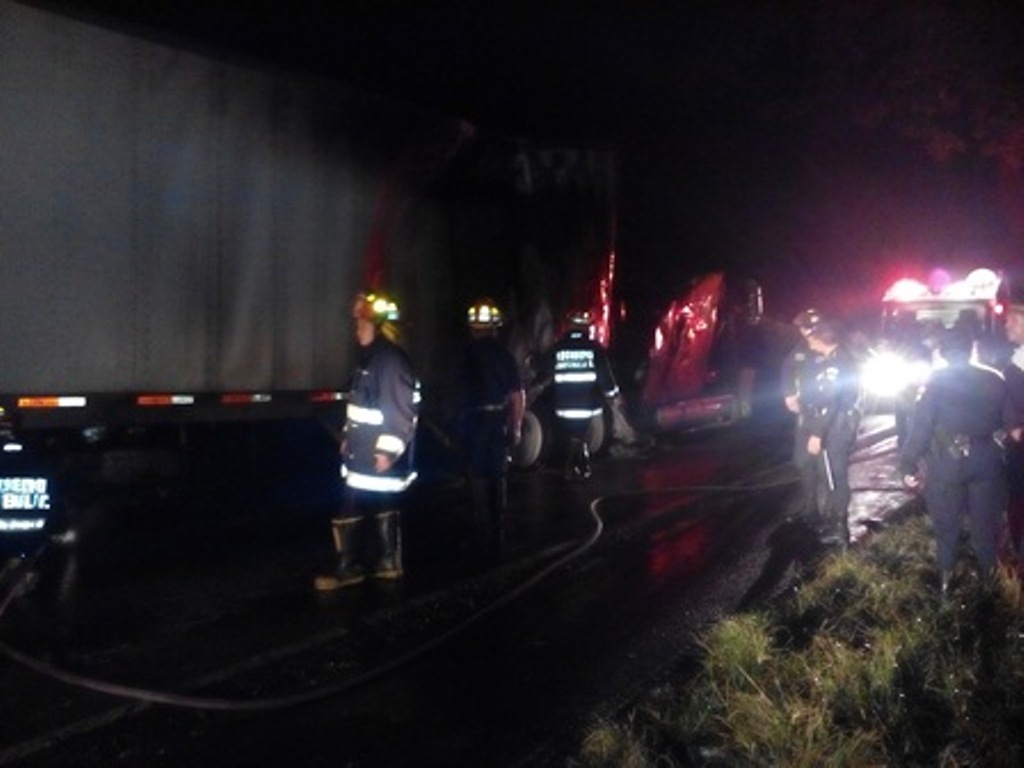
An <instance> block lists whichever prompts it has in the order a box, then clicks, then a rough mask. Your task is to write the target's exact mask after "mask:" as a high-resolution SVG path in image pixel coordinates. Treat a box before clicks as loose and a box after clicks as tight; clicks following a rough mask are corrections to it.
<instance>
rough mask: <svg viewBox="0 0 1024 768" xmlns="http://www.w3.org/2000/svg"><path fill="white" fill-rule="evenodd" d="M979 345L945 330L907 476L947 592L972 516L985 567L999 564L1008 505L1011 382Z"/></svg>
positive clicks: (918, 408)
mask: <svg viewBox="0 0 1024 768" xmlns="http://www.w3.org/2000/svg"><path fill="white" fill-rule="evenodd" d="M973 347H974V344H973V342H972V340H971V338H970V336H969V335H967V334H966V333H964V332H962V331H959V330H948V331H946V332H944V333H943V334H942V336H941V338H940V341H939V353H940V355H941V356H942V358H943V359H944V360H945V361H946V363H947V365H946V367H944V368H939V369H937V370H935V371H933V372H932V375H931V378H930V379H929V380H928V383H927V384H926V385H925V386H924V387H923V389H922V391H921V394H920V396H919V397H918V400H917V404H916V405H915V407H914V414H913V418H912V419H911V425H910V434H909V436H908V438H907V444H906V447H905V448H904V449H903V450H902V451H901V454H900V462H899V466H900V472H901V473H902V475H903V481H904V483H905V484H906V485H907V486H908V487H910V488H914V489H916V488H918V487H919V486H920V485H921V481H920V479H919V473H918V465H919V462H920V461H921V459H924V460H925V467H926V475H925V480H924V499H925V505H926V506H927V508H928V516H929V517H930V518H931V521H932V529H933V531H934V534H935V541H936V559H937V562H938V568H939V572H940V578H941V588H942V591H943V593H945V592H946V591H947V589H948V588H949V584H950V579H951V578H952V575H953V567H954V566H955V565H956V559H957V545H958V543H959V540H960V528H961V521H962V519H963V516H964V515H965V514H966V516H967V519H968V521H969V524H970V531H971V543H972V546H973V548H974V554H975V557H976V558H977V563H978V568H979V570H980V571H981V573H982V574H983V575H985V576H988V575H990V574H991V573H992V572H993V571H994V570H995V567H996V562H997V542H998V537H999V529H1000V525H1001V521H1002V515H1003V509H1004V505H1005V503H1006V477H1005V468H1004V465H1003V450H1002V446H1001V442H1002V439H1003V432H1002V425H1003V417H1004V409H1005V406H1006V394H1007V389H1006V382H1005V380H1004V379H1003V376H1002V375H1001V374H1000V373H999V371H997V370H995V369H993V368H989V367H987V366H984V365H980V364H977V363H974V362H972V360H971V354H972V351H973Z"/></svg>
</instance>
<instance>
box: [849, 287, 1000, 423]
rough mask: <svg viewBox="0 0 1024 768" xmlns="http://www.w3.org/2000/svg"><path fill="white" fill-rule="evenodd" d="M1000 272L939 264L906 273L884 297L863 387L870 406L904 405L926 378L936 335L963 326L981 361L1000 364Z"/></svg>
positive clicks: (931, 361) (933, 360) (864, 372)
mask: <svg viewBox="0 0 1024 768" xmlns="http://www.w3.org/2000/svg"><path fill="white" fill-rule="evenodd" d="M999 285H1000V275H999V274H998V273H997V272H996V271H994V270H992V269H988V268H984V267H982V268H978V269H974V270H971V271H970V272H968V273H966V274H963V275H960V276H955V275H952V274H950V273H949V272H947V271H946V270H942V269H937V270H934V271H933V272H932V273H931V274H930V275H928V276H927V277H925V278H924V279H918V278H912V277H903V278H900V279H899V280H896V281H895V282H894V283H892V285H890V286H889V288H888V289H887V290H886V292H885V294H884V295H883V297H882V302H881V305H882V306H881V317H880V325H879V332H878V338H877V341H876V343H875V345H874V346H873V348H872V349H871V350H870V351H869V353H868V355H867V358H866V359H865V361H864V363H863V366H862V369H861V387H862V390H863V392H864V395H865V397H866V398H867V399H868V403H869V405H870V406H871V407H873V408H875V409H878V408H883V409H884V408H887V407H897V408H898V407H900V405H901V403H904V404H905V401H906V400H907V399H910V400H911V401H912V399H913V393H914V392H916V390H917V388H918V387H919V386H920V385H922V384H923V383H924V382H925V381H927V379H928V376H929V375H930V373H931V370H932V368H933V366H934V365H936V364H941V363H940V362H939V361H938V360H937V359H936V357H935V356H933V355H932V354H931V352H932V350H933V348H934V346H935V342H936V341H937V334H938V333H940V332H941V331H943V330H945V329H951V328H962V329H963V330H965V331H967V332H969V333H970V334H971V335H972V336H973V337H974V338H975V340H976V341H977V342H978V343H977V354H978V357H979V359H980V360H981V362H984V363H988V364H992V365H997V366H998V365H1000V357H1001V354H1002V347H1003V345H1002V344H1001V343H1000V342H1001V335H1000V334H999V332H998V331H999V318H1000V315H1001V314H1002V305H1001V304H1000V302H999V300H998V297H997V294H998V291H999Z"/></svg>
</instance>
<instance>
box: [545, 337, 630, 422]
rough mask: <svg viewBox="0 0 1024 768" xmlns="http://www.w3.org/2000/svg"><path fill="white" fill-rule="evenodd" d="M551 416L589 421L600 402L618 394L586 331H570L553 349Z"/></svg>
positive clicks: (608, 367)
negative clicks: (553, 397) (553, 414)
mask: <svg viewBox="0 0 1024 768" xmlns="http://www.w3.org/2000/svg"><path fill="white" fill-rule="evenodd" d="M554 356H555V376H554V380H555V415H556V416H558V417H559V418H561V419H571V420H576V419H591V418H593V417H594V416H597V415H598V414H599V413H601V411H602V409H603V408H604V401H605V400H606V399H610V398H613V397H615V396H616V395H617V394H618V393H619V387H618V384H616V382H615V376H614V374H613V373H612V369H611V365H610V364H609V363H608V357H607V356H606V355H605V353H604V349H603V348H602V347H601V346H600V345H599V344H597V342H594V341H591V340H590V339H589V338H588V336H587V333H586V331H584V330H573V331H570V332H569V333H568V334H567V335H566V336H565V337H564V338H563V339H562V340H561V341H560V342H559V343H558V344H556V345H555V348H554Z"/></svg>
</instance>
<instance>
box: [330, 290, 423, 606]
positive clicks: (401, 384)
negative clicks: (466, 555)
mask: <svg viewBox="0 0 1024 768" xmlns="http://www.w3.org/2000/svg"><path fill="white" fill-rule="evenodd" d="M352 315H353V319H354V320H355V333H356V340H357V342H358V345H359V356H358V364H357V367H356V371H355V373H354V374H353V377H352V380H351V381H350V383H349V390H348V393H347V396H346V408H345V428H344V432H343V436H342V441H341V475H342V478H344V480H345V493H344V501H343V509H342V513H341V515H340V516H339V517H338V518H336V519H334V520H332V521H331V525H332V529H333V534H334V547H335V550H336V551H337V553H338V564H337V567H336V569H335V570H334V572H333V573H330V574H326V575H322V576H318V577H317V578H316V581H315V584H314V586H315V587H316V589H318V590H322V591H327V590H334V589H340V588H342V587H346V586H349V585H351V584H358V583H359V582H361V581H363V580H365V579H366V578H367V576H371V577H374V578H378V579H397V578H400V577H401V576H402V546H401V527H400V523H401V519H400V506H399V500H400V498H401V494H402V492H403V491H405V490H406V489H407V488H408V487H409V486H410V485H411V484H412V482H413V481H414V480H415V478H416V472H415V467H414V463H413V445H414V443H413V440H414V437H415V432H416V419H417V413H418V409H419V394H420V393H419V383H418V382H417V380H416V377H415V375H414V374H413V370H412V366H411V364H410V362H409V359H408V357H407V356H406V354H405V352H404V351H403V350H402V349H401V348H400V347H399V346H398V344H397V339H398V325H397V323H398V320H399V312H398V307H397V305H396V304H395V303H394V302H393V301H391V300H390V299H388V298H386V297H384V296H380V295H374V294H361V295H360V296H358V297H357V299H356V301H355V305H354V306H353V312H352Z"/></svg>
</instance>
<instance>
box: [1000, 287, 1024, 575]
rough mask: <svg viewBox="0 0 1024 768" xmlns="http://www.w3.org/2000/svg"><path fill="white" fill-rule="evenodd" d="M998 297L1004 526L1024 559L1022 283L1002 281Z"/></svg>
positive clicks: (1023, 314) (1023, 340)
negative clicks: (1007, 348) (1002, 324)
mask: <svg viewBox="0 0 1024 768" xmlns="http://www.w3.org/2000/svg"><path fill="white" fill-rule="evenodd" d="M1001 289H1003V291H1004V293H1003V295H1001V296H1000V300H1001V302H1002V304H1003V307H1004V308H1005V310H1006V315H1005V316H1006V340H1007V341H1008V342H1009V343H1010V345H1011V346H1012V347H1013V350H1012V353H1011V357H1010V359H1009V361H1008V363H1007V364H1006V366H1005V368H1004V369H1003V375H1004V376H1005V377H1006V394H1007V400H1006V413H1005V419H1004V426H1005V428H1006V432H1007V438H1008V439H1007V442H1006V471H1007V474H1006V477H1007V483H1008V487H1007V490H1008V492H1009V498H1008V501H1007V505H1006V522H1007V525H1008V528H1009V537H1010V545H1011V547H1012V549H1013V553H1014V555H1016V557H1017V558H1018V560H1020V559H1024V281H1021V280H1020V279H1019V278H1018V277H1017V276H1014V278H1010V279H1005V280H1004V281H1003V284H1002V285H1001Z"/></svg>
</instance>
